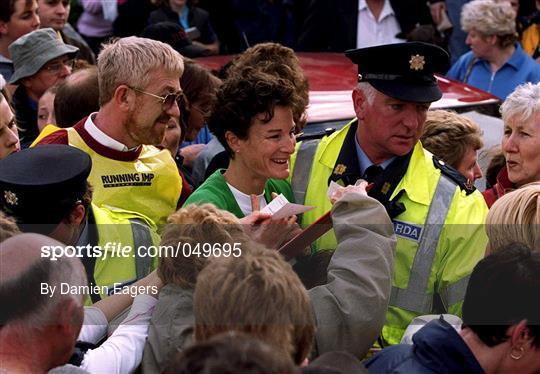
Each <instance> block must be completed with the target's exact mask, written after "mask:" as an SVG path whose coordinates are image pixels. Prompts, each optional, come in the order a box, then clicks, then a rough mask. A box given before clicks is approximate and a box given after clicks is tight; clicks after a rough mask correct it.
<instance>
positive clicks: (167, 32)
mask: <svg viewBox="0 0 540 374" xmlns="http://www.w3.org/2000/svg"><path fill="white" fill-rule="evenodd" d="M141 37H143V38H148V39H153V40H157V41H160V42H163V43H167V44H168V45H170V46H171V47H173V48H174V49H175V50H176V51H177V52H179V53H180V54H181V55H182V56H184V57H189V58H194V57H200V56H205V53H206V49H205V48H204V47H200V46H197V45H195V44H192V43H191V40H189V37H188V36H187V34H186V32H185V30H184V28H183V27H182V26H180V25H179V24H177V23H173V22H159V23H154V24H152V25H149V26H147V27H146V28H145V29H144V30H143V31H142V33H141Z"/></svg>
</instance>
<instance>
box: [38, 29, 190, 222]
mask: <svg viewBox="0 0 540 374" xmlns="http://www.w3.org/2000/svg"><path fill="white" fill-rule="evenodd" d="M183 71H184V63H183V60H182V56H181V55H180V54H179V53H178V52H176V51H175V50H174V49H173V48H171V47H170V46H169V45H167V44H164V43H161V42H158V41H154V40H150V39H145V38H138V37H129V38H123V39H118V40H117V41H115V42H112V43H110V44H107V45H105V46H104V47H103V49H102V50H101V53H100V54H99V57H98V76H99V98H100V109H99V111H98V112H97V113H92V114H90V115H89V116H88V117H87V118H84V119H83V120H81V121H80V122H79V123H78V124H76V125H75V126H74V127H72V128H67V129H59V128H54V127H50V126H49V127H48V128H45V129H44V131H43V132H42V134H40V136H39V137H38V139H37V142H38V143H39V144H54V143H56V144H69V145H72V146H75V147H77V148H80V149H82V150H83V151H85V152H87V153H88V154H89V155H90V156H91V157H92V162H93V166H92V172H91V173H90V177H89V178H88V180H89V182H90V183H91V184H92V186H93V187H94V204H96V205H98V206H101V205H106V206H109V207H110V206H113V207H118V208H121V209H124V210H128V211H132V212H137V213H139V214H143V215H145V216H146V217H148V218H149V219H151V220H152V221H153V222H155V223H157V224H162V223H165V222H166V219H167V217H168V216H169V215H170V214H171V213H173V212H174V211H175V210H176V207H177V205H178V201H179V198H180V194H181V192H182V179H181V177H180V175H179V172H178V169H177V167H176V164H175V162H174V160H173V158H172V156H171V154H170V152H169V151H167V150H163V149H159V148H157V147H156V145H159V144H160V143H161V140H162V139H163V134H164V133H165V129H166V127H167V126H168V124H169V121H171V120H175V119H176V120H178V118H179V117H180V109H179V105H178V102H179V101H180V100H182V97H183V93H182V90H181V89H180V76H181V75H182V73H183Z"/></svg>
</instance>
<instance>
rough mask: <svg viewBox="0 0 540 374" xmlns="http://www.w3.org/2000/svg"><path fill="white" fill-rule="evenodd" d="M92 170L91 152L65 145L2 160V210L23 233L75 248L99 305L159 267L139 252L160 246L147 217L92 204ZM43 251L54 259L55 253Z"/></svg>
mask: <svg viewBox="0 0 540 374" xmlns="http://www.w3.org/2000/svg"><path fill="white" fill-rule="evenodd" d="M91 168H92V160H91V158H90V156H89V155H88V154H86V153H85V152H83V151H81V150H79V149H77V148H74V147H70V146H67V145H44V146H41V147H37V148H30V149H25V150H22V151H20V152H17V153H14V154H12V155H10V157H6V158H4V159H2V160H0V209H1V210H3V211H4V212H5V213H6V214H8V215H11V216H12V217H14V218H15V220H16V221H17V224H18V226H19V228H20V229H21V231H23V232H36V233H40V234H44V235H48V236H50V237H52V238H54V239H56V240H59V241H60V242H62V243H64V244H66V245H67V246H73V248H75V250H71V249H70V253H69V254H68V255H73V256H77V257H80V258H81V260H82V262H83V264H84V266H85V269H86V273H87V277H88V280H89V283H90V285H97V286H98V287H96V288H94V291H96V292H91V293H90V296H91V298H92V301H94V302H95V301H97V300H99V299H100V297H101V296H103V295H105V294H107V293H109V294H110V293H112V292H114V291H115V288H116V291H117V290H118V289H120V288H121V287H122V286H123V285H126V284H129V283H131V282H133V281H135V280H136V279H140V278H142V277H144V276H146V275H147V274H148V273H149V272H150V270H152V268H153V267H155V266H154V265H155V261H154V262H152V259H151V258H150V257H142V256H139V253H138V252H137V250H136V248H139V247H143V246H144V247H148V246H150V245H152V244H156V243H158V242H159V237H158V235H157V234H156V229H155V225H154V224H153V222H152V221H150V220H149V219H148V218H146V217H144V216H142V215H140V214H137V213H133V212H128V211H124V210H121V209H117V208H112V207H109V208H105V207H101V208H98V207H97V206H95V205H93V204H92V203H91V201H92V192H91V189H90V186H89V184H88V182H87V178H88V175H89V174H90V170H91ZM123 248H127V249H126V250H124V251H122V249H123ZM98 250H101V251H98ZM43 253H44V254H45V256H48V257H51V258H52V257H53V253H54V251H53V250H52V249H48V250H47V251H46V252H43ZM141 253H142V252H141ZM143 254H144V255H146V254H147V253H143Z"/></svg>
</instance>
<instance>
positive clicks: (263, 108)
mask: <svg viewBox="0 0 540 374" xmlns="http://www.w3.org/2000/svg"><path fill="white" fill-rule="evenodd" d="M242 72H243V73H242V75H239V74H233V75H231V76H229V78H227V80H226V81H225V82H224V83H223V85H222V86H221V87H220V89H219V90H218V93H217V98H216V101H215V102H214V107H213V110H212V114H211V116H210V118H209V120H208V127H209V128H210V131H212V133H213V134H214V135H215V136H216V137H217V138H218V140H219V141H220V143H221V144H222V145H223V147H225V150H226V151H227V153H228V154H229V157H231V158H233V157H234V152H233V151H232V149H231V148H230V147H229V145H228V143H227V140H226V139H225V133H226V132H227V131H231V132H232V133H233V134H235V135H236V136H238V137H239V138H240V139H246V138H247V136H248V130H249V128H250V126H251V125H252V124H253V120H254V119H255V117H256V116H257V115H259V114H263V115H264V118H263V122H265V123H267V122H269V121H271V120H272V118H273V117H274V108H275V106H276V105H279V106H285V107H289V108H291V109H292V108H295V107H297V106H298V105H299V102H300V101H301V98H300V97H299V95H298V93H297V91H296V89H295V87H294V85H293V84H292V83H291V81H290V80H288V79H283V78H279V77H278V76H276V75H273V74H268V73H265V72H263V71H261V70H259V69H256V68H252V67H249V68H245V69H243V70H242Z"/></svg>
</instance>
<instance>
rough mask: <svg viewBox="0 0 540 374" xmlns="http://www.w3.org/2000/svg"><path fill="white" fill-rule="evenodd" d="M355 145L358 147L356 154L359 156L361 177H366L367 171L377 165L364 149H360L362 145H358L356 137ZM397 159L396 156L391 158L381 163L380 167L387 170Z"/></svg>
mask: <svg viewBox="0 0 540 374" xmlns="http://www.w3.org/2000/svg"><path fill="white" fill-rule="evenodd" d="M354 145H355V146H356V154H357V155H358V164H359V167H360V173H361V175H364V174H365V173H366V169H367V168H368V167H370V166H371V165H375V164H374V163H373V162H372V161H371V160H370V159H369V157H368V155H367V154H366V152H364V150H363V149H362V147H360V144H358V139H357V138H356V136H355V137H354ZM395 158H396V156H394V157H391V158H389V159H388V160H385V161H383V162H381V163H380V164H379V165H378V166H380V167H382V168H383V170H384V169H386V167H387V166H388V165H390V163H391V162H392V161H394V159H395Z"/></svg>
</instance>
